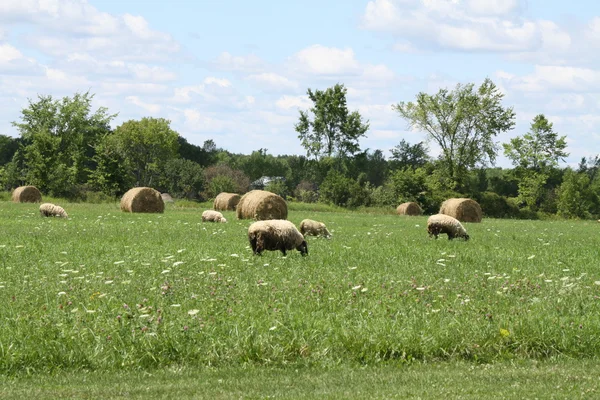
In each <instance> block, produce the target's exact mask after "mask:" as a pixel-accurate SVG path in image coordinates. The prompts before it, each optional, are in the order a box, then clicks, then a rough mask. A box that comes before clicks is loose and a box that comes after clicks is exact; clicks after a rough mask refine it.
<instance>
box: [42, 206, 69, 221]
mask: <svg viewBox="0 0 600 400" xmlns="http://www.w3.org/2000/svg"><path fill="white" fill-rule="evenodd" d="M40 215H41V216H42V217H59V218H69V216H68V215H67V212H66V211H65V209H64V208H62V207H61V206H57V205H54V204H52V203H43V204H42V205H40Z"/></svg>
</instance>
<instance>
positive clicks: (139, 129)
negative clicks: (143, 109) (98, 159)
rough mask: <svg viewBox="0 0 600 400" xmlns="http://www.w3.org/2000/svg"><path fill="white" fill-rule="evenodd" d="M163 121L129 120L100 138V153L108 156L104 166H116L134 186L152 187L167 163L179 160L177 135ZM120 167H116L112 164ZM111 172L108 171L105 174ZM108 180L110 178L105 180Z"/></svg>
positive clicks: (155, 119) (151, 119) (148, 119)
mask: <svg viewBox="0 0 600 400" xmlns="http://www.w3.org/2000/svg"><path fill="white" fill-rule="evenodd" d="M170 124H171V123H170V121H168V120H166V119H163V118H142V119H141V120H139V121H135V120H130V121H127V122H124V123H123V124H122V125H120V126H118V127H117V128H116V129H115V131H114V133H112V134H110V135H107V136H105V137H104V138H103V142H102V145H101V147H102V149H103V150H104V153H103V154H106V155H107V156H109V157H111V159H110V160H112V163H111V162H109V161H110V160H104V161H105V162H106V165H108V166H112V167H118V170H119V171H121V173H125V174H126V175H127V176H128V178H129V180H130V181H131V182H132V184H133V185H135V186H153V185H156V184H158V183H159V182H158V181H157V179H158V177H159V176H160V174H161V172H162V171H164V169H165V166H166V164H167V162H168V161H169V160H171V159H173V158H177V157H179V154H178V150H179V143H178V137H179V135H178V133H177V132H175V131H174V130H172V129H171V126H170ZM115 161H116V162H118V163H119V165H118V166H115V165H114V162H115ZM110 172H111V171H110V170H108V171H107V173H110ZM107 178H108V179H109V181H110V176H109V177H107Z"/></svg>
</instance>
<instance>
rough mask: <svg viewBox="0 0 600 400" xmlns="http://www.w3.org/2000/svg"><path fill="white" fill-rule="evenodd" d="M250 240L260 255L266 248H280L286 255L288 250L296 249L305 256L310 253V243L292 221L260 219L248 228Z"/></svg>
mask: <svg viewBox="0 0 600 400" xmlns="http://www.w3.org/2000/svg"><path fill="white" fill-rule="evenodd" d="M248 240H250V246H251V247H252V252H253V253H254V254H258V255H260V254H261V253H262V252H263V251H264V250H280V251H281V252H282V253H283V255H284V256H285V255H286V251H287V250H293V249H296V250H298V251H299V252H300V254H302V255H303V256H305V255H307V254H308V245H307V244H306V240H304V236H302V234H301V233H300V232H299V231H298V229H296V226H295V225H294V224H292V223H291V222H290V221H286V220H283V219H270V220H265V221H258V222H255V223H253V224H252V225H250V227H249V228H248Z"/></svg>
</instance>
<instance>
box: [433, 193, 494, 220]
mask: <svg viewBox="0 0 600 400" xmlns="http://www.w3.org/2000/svg"><path fill="white" fill-rule="evenodd" d="M440 214H446V215H449V216H451V217H454V218H456V219H457V220H459V221H460V222H481V218H482V216H483V212H482V211H481V206H480V205H479V203H477V202H476V201H475V200H471V199H466V198H456V199H448V200H446V201H444V202H443V203H442V206H441V207H440Z"/></svg>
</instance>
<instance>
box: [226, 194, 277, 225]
mask: <svg viewBox="0 0 600 400" xmlns="http://www.w3.org/2000/svg"><path fill="white" fill-rule="evenodd" d="M236 214H237V218H238V219H255V220H257V221H261V220H267V219H287V214H288V209H287V203H286V202H285V200H284V199H283V198H281V197H280V196H278V195H276V194H275V193H271V192H267V191H266V190H251V191H250V192H248V193H246V194H245V195H243V196H242V198H241V199H240V202H239V203H238V205H237V207H236Z"/></svg>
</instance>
